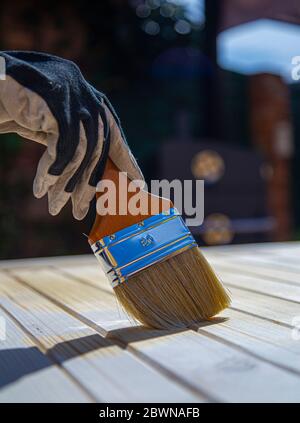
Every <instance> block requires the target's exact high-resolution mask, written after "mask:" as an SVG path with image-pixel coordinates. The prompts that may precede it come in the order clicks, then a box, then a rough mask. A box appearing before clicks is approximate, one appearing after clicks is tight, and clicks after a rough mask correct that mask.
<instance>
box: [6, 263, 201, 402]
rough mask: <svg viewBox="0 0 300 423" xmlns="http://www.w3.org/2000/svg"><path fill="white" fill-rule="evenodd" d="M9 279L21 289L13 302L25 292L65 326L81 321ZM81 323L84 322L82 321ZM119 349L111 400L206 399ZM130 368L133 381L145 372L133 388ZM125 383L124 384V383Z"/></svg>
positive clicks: (109, 343)
mask: <svg viewBox="0 0 300 423" xmlns="http://www.w3.org/2000/svg"><path fill="white" fill-rule="evenodd" d="M37 272H38V271H37ZM8 277H10V278H12V276H8ZM13 281H14V284H17V285H15V290H18V289H19V288H18V287H19V286H20V288H22V289H23V292H24V294H23V297H22V298H17V299H16V298H15V301H16V300H18V301H19V302H20V301H21V303H20V304H21V307H26V298H27V297H26V295H27V296H28V298H27V299H30V300H31V301H33V302H34V303H35V306H36V307H39V308H40V307H41V303H44V305H43V307H44V308H46V306H47V309H49V313H50V312H51V314H52V315H53V313H57V314H59V316H58V318H61V319H62V318H63V315H64V314H65V317H64V320H66V318H67V316H69V317H68V320H69V321H66V322H64V323H65V324H66V325H67V326H68V325H70V324H71V325H73V326H74V324H75V323H76V321H78V322H83V320H82V319H79V318H78V316H74V314H72V313H68V310H65V308H63V307H59V304H58V303H57V302H56V301H53V300H51V299H50V298H48V296H45V295H43V294H42V293H40V292H38V290H36V289H34V288H32V287H30V286H29V285H28V284H26V283H25V282H22V281H20V279H19V278H18V280H16V278H14V279H13ZM13 287H14V286H13V283H12V284H11V285H10V286H9V287H8V288H7V289H8V290H9V289H13ZM0 288H1V290H3V286H2V287H1V285H0ZM24 290H25V291H24ZM4 292H5V289H4ZM34 296H36V297H34ZM12 301H13V299H11V302H12ZM32 304H33V303H31V305H32ZM37 304H38V305H37ZM51 304H53V305H52V306H51ZM12 307H14V304H12ZM6 308H7V307H6ZM59 310H61V312H59ZM14 311H15V313H16V312H17V311H16V310H15V309H14ZM19 313H20V311H19ZM51 314H48V315H47V316H45V318H47V319H46V320H47V321H48V327H49V328H51V327H53V324H52V325H51V324H50V321H49V319H50V318H51ZM35 315H38V314H37V313H35ZM25 316H26V310H24V312H23V314H22V315H19V317H22V318H24V317H25ZM52 318H53V317H52ZM27 319H29V317H28V316H27ZM54 323H55V322H54ZM83 323H85V322H83ZM27 324H28V325H29V327H31V322H30V319H29V320H28V322H27ZM39 325H42V321H41V322H40V323H39ZM86 327H87V328H88V329H89V333H92V332H93V333H95V334H96V335H97V336H98V337H100V338H101V339H102V343H104V344H106V347H109V348H110V349H111V348H114V349H116V348H117V349H118V348H120V346H119V345H117V344H116V343H115V342H114V340H113V339H105V338H103V334H99V331H95V330H94V329H93V328H92V327H91V326H90V325H87V326H86ZM45 331H47V328H46V329H44V332H45ZM32 336H33V338H34V340H35V341H36V342H37V337H36V334H35V333H32ZM48 336H53V335H52V334H51V331H50V332H49V335H48ZM76 336H77V335H76ZM58 338H59V336H56V337H55V338H54V340H50V342H51V345H53V346H54V347H55V346H56V343H57V341H58ZM42 341H43V342H44V343H45V339H44V337H42ZM44 348H46V350H48V349H49V345H47V344H46V347H45V345H44ZM54 351H55V350H54ZM120 351H123V353H122V354H121V356H120V354H119V359H118V360H119V361H120V363H121V365H122V366H123V370H124V371H121V372H120V374H119V375H117V374H115V376H114V379H113V380H112V384H113V383H115V385H116V389H117V390H118V385H120V384H121V387H122V389H121V392H122V396H121V397H120V396H119V397H116V396H115V397H114V399H113V400H114V401H115V402H120V401H122V402H123V401H124V400H128V401H134V400H136V399H138V398H141V397H142V401H143V402H144V401H149V399H150V400H152V401H158V402H159V398H160V396H161V397H162V399H163V400H165V401H166V400H167V401H169V402H173V401H175V402H177V401H179V402H186V401H189V402H203V401H207V400H209V398H207V397H204V396H203V395H202V394H201V393H200V392H199V390H196V389H195V388H194V387H191V386H188V384H186V383H182V381H181V380H179V379H178V378H177V377H175V378H174V375H171V376H172V377H168V376H170V375H166V374H165V373H166V372H165V373H163V372H162V371H161V370H162V369H161V368H159V370H160V371H159V372H158V371H157V369H156V368H154V367H153V366H151V365H149V363H148V362H147V363H145V362H143V360H141V359H140V358H136V357H135V356H134V355H132V354H131V353H130V352H128V351H125V350H124V349H120ZM96 353H98V351H95V354H96ZM100 354H101V351H99V353H98V355H100ZM124 354H125V355H124ZM122 357H123V358H122ZM124 357H125V359H126V360H124ZM100 358H101V357H100ZM117 358H118V357H116V359H117ZM102 361H103V360H102ZM122 363H123V364H122ZM108 364H109V363H108ZM111 364H112V365H113V363H111ZM116 364H118V363H117V362H115V365H116ZM105 366H106V365H105V361H104V362H103V363H102V368H103V371H104V374H105V372H106V373H107V371H108V370H109V369H106V368H105ZM98 367H99V366H98ZM100 367H101V363H100ZM115 367H116V366H115ZM127 367H128V369H127ZM116 368H118V367H116ZM130 368H131V373H132V379H133V382H134V381H135V380H136V381H137V382H139V380H140V379H141V377H143V375H145V377H144V380H143V383H142V381H141V383H140V384H139V385H137V386H135V388H134V387H133V386H131V385H132V383H131V382H130V379H131V377H128V371H129V370H130ZM143 369H144V370H143ZM148 369H149V370H148ZM71 370H72V368H70V366H69V367H68V371H71ZM73 370H74V369H73ZM94 370H95V372H94V373H95V376H94V378H95V377H96V378H97V379H99V377H100V379H101V374H99V373H98V374H97V371H96V369H94ZM110 371H111V372H112V373H114V371H113V368H111V369H110ZM116 371H117V370H116ZM116 371H115V373H116ZM119 371H120V369H119ZM124 372H125V373H124ZM140 373H141V376H139V374H140ZM74 375H75V377H77V378H78V372H77V373H76V372H75V374H74ZM150 376H151V377H150ZM90 377H92V375H91V372H90ZM122 381H123V382H122ZM127 381H128V382H127ZM81 383H83V385H84V387H85V389H86V390H88V392H91V389H89V388H90V387H88V386H87V384H86V383H85V382H84V380H83V379H82V380H81ZM147 383H148V385H147ZM151 383H152V384H153V383H154V384H156V383H157V387H156V388H155V389H154V385H153V389H152V387H151V386H152V385H151ZM99 384H100V385H99ZM144 384H146V385H144ZM98 385H99V386H98V389H99V388H101V387H102V391H103V389H105V388H104V387H105V386H106V380H105V379H103V380H99V381H98ZM122 385H123V386H122ZM126 385H128V386H126ZM130 388H131V392H130ZM112 389H113V387H110V390H112ZM100 390H101V389H100ZM106 390H107V386H106ZM162 390H163V391H162ZM127 391H128V392H127ZM143 391H144V392H145V394H143ZM92 392H93V391H92ZM151 392H152V395H151ZM102 393H103V392H102ZM93 394H94V395H95V392H93ZM116 395H118V394H116ZM126 395H127V399H126ZM143 395H144V396H143ZM147 396H149V398H147ZM122 398H123V400H122ZM99 399H101V398H99V395H98V396H97V395H96V400H98V401H99ZM102 399H103V398H102ZM138 402H139V401H138Z"/></svg>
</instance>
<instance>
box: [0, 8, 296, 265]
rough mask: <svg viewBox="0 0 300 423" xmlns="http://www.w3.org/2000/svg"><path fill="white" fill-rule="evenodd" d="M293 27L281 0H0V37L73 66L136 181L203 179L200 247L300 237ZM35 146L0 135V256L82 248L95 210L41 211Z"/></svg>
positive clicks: (4, 45)
mask: <svg viewBox="0 0 300 423" xmlns="http://www.w3.org/2000/svg"><path fill="white" fill-rule="evenodd" d="M299 23H300V4H299V3H298V4H297V1H292V0H286V1H285V2H282V1H277V0H272V1H270V0H259V1H258V0H230V1H229V0H223V1H216V0H207V1H204V0H131V1H129V0H127V1H126V0H105V1H101V2H100V1H99V2H90V3H87V2H86V1H74V0H73V1H65V0H60V1H59V2H55V1H51V2H47V1H45V2H40V1H32V0H27V1H13V0H9V1H7V0H2V2H1V6H0V46H1V49H2V50H14V49H19V50H38V51H44V52H49V53H52V54H56V55H59V56H62V57H64V58H67V59H70V60H73V61H75V62H76V63H77V64H78V65H79V66H80V68H81V70H82V72H83V74H84V76H85V77H86V79H88V80H89V81H90V82H91V83H92V84H94V85H95V86H96V87H97V88H98V89H99V90H100V91H103V92H105V93H106V94H107V95H108V97H109V98H110V100H111V102H112V103H113V104H114V106H115V108H116V110H117V112H118V114H119V116H120V118H121V121H122V124H123V127H124V130H125V133H126V135H127V139H128V142H129V144H130V146H131V148H132V150H133V152H134V154H135V155H136V157H137V158H138V161H139V163H140V165H141V167H142V168H143V170H144V171H145V176H146V179H147V181H150V180H151V179H155V178H167V179H173V178H179V179H190V178H194V179H204V180H205V221H204V224H203V225H201V226H200V227H194V228H191V229H192V230H193V232H194V234H195V236H196V237H197V239H198V241H199V243H200V244H205V245H218V244H229V243H243V242H261V241H281V240H291V239H299V236H300V193H299V191H300V189H299V184H298V183H297V182H298V180H299V177H300V169H299V168H300V142H299V137H300V125H299V119H298V115H299V111H300V104H299V101H300V84H299V81H298V75H297V72H295V73H293V66H294V65H293V64H292V58H293V57H295V56H298V55H299V56H300V27H299V26H298V25H299ZM299 75H300V72H299ZM42 150H43V148H42V147H41V146H39V145H36V144H35V143H33V142H31V141H27V140H22V139H21V138H20V137H18V136H16V135H1V139H0V258H2V259H4V258H5V259H6V258H20V257H34V256H50V255H59V254H75V253H82V252H89V251H90V250H89V247H88V245H87V242H86V238H85V237H84V236H83V235H81V234H82V233H83V232H85V233H88V231H89V229H90V227H91V224H92V220H93V210H91V212H90V214H89V215H88V217H87V218H86V219H85V220H84V221H82V222H77V221H75V220H74V219H73V217H72V215H71V210H70V207H66V208H65V209H64V210H63V212H62V213H61V214H60V215H58V216H56V217H52V216H50V215H49V214H48V211H47V200H46V199H42V200H37V199H35V198H34V197H33V194H32V181H33V178H34V175H35V170H36V165H37V162H38V160H39V158H40V155H41V153H42ZM92 209H93V207H92Z"/></svg>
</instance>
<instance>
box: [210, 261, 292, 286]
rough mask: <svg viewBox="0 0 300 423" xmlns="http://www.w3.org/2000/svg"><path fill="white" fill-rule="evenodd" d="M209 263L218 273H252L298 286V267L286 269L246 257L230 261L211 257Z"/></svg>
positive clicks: (262, 277) (266, 278)
mask: <svg viewBox="0 0 300 423" xmlns="http://www.w3.org/2000/svg"><path fill="white" fill-rule="evenodd" d="M210 263H211V265H212V266H213V267H214V268H215V269H216V270H217V271H219V273H220V274H222V273H223V272H228V271H231V272H234V273H235V274H238V275H252V276H255V277H259V278H261V279H265V280H270V281H275V282H276V281H278V282H282V283H285V284H288V285H296V286H300V268H299V270H294V271H292V270H291V268H289V269H288V270H286V269H284V268H283V267H281V268H280V267H278V266H277V267H276V265H275V264H274V263H273V262H260V263H258V262H257V261H254V260H247V259H246V260H244V259H239V260H237V261H232V260H229V259H227V260H226V259H216V258H213V259H211V260H210Z"/></svg>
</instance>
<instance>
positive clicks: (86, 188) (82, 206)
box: [72, 118, 104, 220]
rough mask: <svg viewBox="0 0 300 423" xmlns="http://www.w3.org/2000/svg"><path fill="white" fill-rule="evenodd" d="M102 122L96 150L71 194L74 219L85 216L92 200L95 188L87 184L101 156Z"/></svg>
mask: <svg viewBox="0 0 300 423" xmlns="http://www.w3.org/2000/svg"><path fill="white" fill-rule="evenodd" d="M103 138H104V133H103V122H102V120H101V119H100V118H99V124H98V141H97V145H96V148H95V150H94V153H93V156H92V159H91V160H90V163H89V164H88V166H87V167H86V168H85V170H84V172H83V175H82V177H81V180H80V181H79V182H78V184H77V185H76V187H75V189H74V192H73V194H72V204H73V215H74V217H75V218H76V219H78V220H81V219H83V217H85V216H86V214H87V212H88V210H89V203H90V202H91V200H92V199H93V197H94V195H95V193H96V188H95V187H94V186H91V185H90V184H89V181H90V178H91V175H92V173H93V171H94V169H95V167H96V165H97V163H98V160H99V157H100V156H101V152H102V148H103Z"/></svg>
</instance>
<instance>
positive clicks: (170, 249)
mask: <svg viewBox="0 0 300 423" xmlns="http://www.w3.org/2000/svg"><path fill="white" fill-rule="evenodd" d="M196 246H197V243H196V241H195V239H194V238H193V235H192V234H191V233H190V231H189V229H188V227H187V226H186V225H185V223H184V221H183V219H182V218H181V216H180V215H179V213H178V211H177V210H176V209H175V208H171V209H170V210H168V211H167V212H163V213H160V214H157V215H155V216H151V217H149V218H147V219H145V220H143V221H142V222H139V223H137V224H134V225H131V226H129V227H127V228H125V229H122V230H120V231H118V232H116V233H114V234H112V235H108V236H105V237H104V238H102V239H100V240H99V241H97V242H95V243H94V244H93V245H92V250H93V252H94V254H95V256H96V257H97V259H98V260H99V261H100V264H101V267H102V268H103V270H104V272H105V273H106V275H107V277H108V278H109V280H110V281H111V284H112V287H113V288H114V287H116V286H117V285H119V284H120V283H122V282H126V281H127V279H128V277H130V276H132V275H134V274H135V273H137V272H139V271H141V270H143V269H146V268H147V267H149V266H152V265H153V264H155V263H158V262H160V261H163V260H165V259H168V258H170V257H171V256H174V255H176V254H179V253H181V252H183V251H185V250H187V249H189V248H192V247H196Z"/></svg>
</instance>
